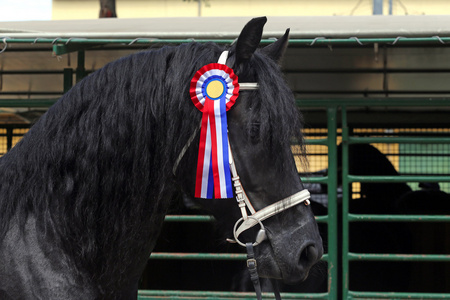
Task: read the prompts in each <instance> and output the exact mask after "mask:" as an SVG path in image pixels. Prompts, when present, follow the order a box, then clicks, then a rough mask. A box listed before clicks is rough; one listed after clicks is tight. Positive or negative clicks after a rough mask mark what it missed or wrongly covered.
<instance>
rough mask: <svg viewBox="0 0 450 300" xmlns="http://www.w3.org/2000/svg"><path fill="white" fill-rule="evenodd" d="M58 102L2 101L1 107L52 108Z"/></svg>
mask: <svg viewBox="0 0 450 300" xmlns="http://www.w3.org/2000/svg"><path fill="white" fill-rule="evenodd" d="M56 101H58V99H35V100H28V99H27V100H21V99H0V107H50V106H52V105H53V104H55V102H56Z"/></svg>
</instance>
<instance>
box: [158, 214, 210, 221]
mask: <svg viewBox="0 0 450 300" xmlns="http://www.w3.org/2000/svg"><path fill="white" fill-rule="evenodd" d="M164 220H165V221H166V222H212V221H214V220H215V219H214V217H213V216H208V215H168V216H166V218H165V219H164Z"/></svg>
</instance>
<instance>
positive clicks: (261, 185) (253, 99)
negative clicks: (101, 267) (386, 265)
mask: <svg viewBox="0 0 450 300" xmlns="http://www.w3.org/2000/svg"><path fill="white" fill-rule="evenodd" d="M265 22H266V18H265V17H264V18H256V19H253V20H251V21H250V22H249V23H248V24H247V25H246V26H245V27H244V29H243V30H242V32H241V34H240V36H239V38H238V39H237V41H236V43H234V44H233V45H232V46H231V47H230V48H229V49H228V57H227V59H225V61H224V63H226V65H227V66H229V67H230V68H232V69H233V70H234V72H235V73H236V75H237V76H238V78H239V84H241V86H246V85H242V83H257V88H256V89H252V90H245V89H241V91H240V93H239V97H238V98H237V100H236V103H235V104H234V106H233V107H231V108H230V109H229V111H228V112H227V123H228V139H229V145H230V150H231V153H232V160H233V163H234V164H235V168H236V172H237V174H239V176H238V177H239V182H238V183H236V181H235V182H234V185H235V187H236V186H237V191H236V190H235V191H234V196H238V198H239V197H240V195H236V194H240V193H241V192H240V189H241V186H242V187H243V189H244V191H245V192H244V194H245V195H246V196H247V197H248V202H249V203H250V204H247V206H248V209H249V211H247V210H246V209H245V208H244V210H245V212H242V209H241V210H240V209H239V208H238V205H237V204H236V200H234V199H217V197H216V199H199V198H196V199H195V200H196V201H197V202H198V203H199V204H200V205H201V206H203V207H204V208H207V209H209V210H210V211H211V212H212V214H213V215H214V216H215V218H216V219H217V220H218V222H219V224H221V226H225V230H228V234H230V233H229V231H230V230H231V229H232V228H233V224H234V223H235V222H236V221H237V220H238V219H240V218H241V217H242V218H243V219H244V220H242V221H245V219H246V216H242V214H243V215H246V214H247V212H248V213H249V215H250V217H249V219H255V218H253V217H252V216H255V212H258V211H264V212H266V211H267V207H269V206H274V205H275V206H277V208H275V210H274V211H271V215H270V217H267V218H266V219H265V220H264V221H261V220H260V219H255V220H253V221H254V223H255V224H254V225H256V226H249V227H248V228H245V229H242V230H238V231H239V233H238V236H236V226H239V224H237V225H236V226H235V239H236V240H238V241H239V242H240V243H241V244H244V243H247V242H250V243H253V244H254V245H255V248H254V251H255V257H256V261H257V270H258V274H259V276H261V277H266V278H275V279H281V280H283V281H284V282H285V283H297V282H300V281H303V280H304V279H306V277H307V276H308V272H309V270H310V268H311V267H312V266H313V265H314V264H315V263H316V262H317V261H318V260H319V259H320V257H321V256H322V253H323V248H322V240H321V237H320V235H319V231H318V228H317V224H316V222H315V219H314V216H313V213H312V211H311V209H310V207H309V206H308V205H306V203H307V202H306V203H305V202H303V203H299V204H294V205H292V207H289V204H288V202H289V201H290V200H289V199H290V197H291V196H292V195H294V196H292V197H291V198H295V195H298V194H299V192H300V191H302V190H303V185H302V182H301V180H300V178H299V176H298V171H297V168H296V164H295V161H294V158H293V154H292V151H291V142H292V139H293V138H296V140H297V141H298V142H300V144H301V145H302V143H303V139H302V136H301V115H300V113H299V112H298V110H297V108H296V106H295V101H294V97H293V94H292V92H291V91H290V89H289V87H288V85H287V83H286V82H285V80H284V79H283V75H282V73H281V71H280V66H279V62H280V59H281V57H282V56H283V53H284V51H285V49H286V47H287V43H288V35H289V30H287V31H286V33H285V35H284V36H283V37H282V38H281V39H279V40H277V41H276V42H275V43H273V44H271V45H269V46H266V47H264V48H262V49H258V45H259V43H260V40H261V37H262V31H263V26H264V24H265ZM206 63H213V62H206ZM255 86H256V85H255V84H253V87H255ZM193 144H195V145H198V139H197V140H194V142H193ZM197 151H198V148H196V147H194V146H192V147H190V150H189V151H188V152H190V154H187V156H190V157H191V158H192V157H195V154H193V153H196V152H197ZM180 165H183V166H182V167H183V168H180V169H190V170H191V171H186V172H184V171H183V172H180V174H179V175H178V176H177V177H178V178H179V180H180V182H181V185H182V187H183V189H184V191H185V193H186V194H187V195H189V196H191V197H192V196H194V186H195V183H194V182H193V181H194V178H195V174H194V170H193V169H195V168H192V166H191V167H189V168H188V166H187V162H186V161H184V162H183V161H182V162H181V163H180ZM180 171H181V170H180ZM232 173H233V172H232ZM237 174H234V175H233V174H232V177H237V176H236V175H237ZM180 175H181V176H180ZM305 193H307V192H305ZM307 194H308V193H307ZM193 198H194V197H193ZM281 199H285V201H282V202H279V200H281ZM286 199H288V200H286ZM303 200H304V199H303ZM286 201H288V202H286ZM276 202H278V203H276ZM274 203H276V204H274ZM289 203H290V202H289ZM258 224H259V225H258ZM259 227H263V228H264V229H265V234H264V236H263V237H258V238H257V239H258V241H257V242H255V236H256V235H257V233H258V228H259ZM241 233H242V234H241Z"/></svg>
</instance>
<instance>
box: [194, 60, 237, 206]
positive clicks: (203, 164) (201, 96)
mask: <svg viewBox="0 0 450 300" xmlns="http://www.w3.org/2000/svg"><path fill="white" fill-rule="evenodd" d="M190 95H191V99H192V102H193V103H194V105H195V106H196V107H197V108H198V109H199V110H200V111H201V112H202V113H203V115H202V124H201V130H200V144H199V151H198V161H197V175H196V184H195V197H196V198H206V199H212V198H213V195H214V198H217V199H218V198H232V197H233V189H232V184H231V173H230V165H229V153H228V133H227V114H226V112H227V111H228V110H229V109H230V108H231V107H232V106H233V104H234V103H235V101H236V98H237V97H238V95H239V83H238V77H237V76H236V74H234V72H233V69H231V68H229V67H228V66H226V65H223V64H219V63H212V64H208V65H206V66H203V67H202V68H201V69H200V70H198V71H197V73H195V75H194V77H193V78H192V81H191V85H190Z"/></svg>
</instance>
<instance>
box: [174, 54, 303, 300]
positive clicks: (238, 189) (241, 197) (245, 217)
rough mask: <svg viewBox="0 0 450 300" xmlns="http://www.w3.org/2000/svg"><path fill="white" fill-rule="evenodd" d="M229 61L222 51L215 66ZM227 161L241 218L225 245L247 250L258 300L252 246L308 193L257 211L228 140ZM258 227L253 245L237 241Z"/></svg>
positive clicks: (253, 87)
mask: <svg viewBox="0 0 450 300" xmlns="http://www.w3.org/2000/svg"><path fill="white" fill-rule="evenodd" d="M227 58H228V51H223V52H222V54H221V55H220V57H219V60H218V63H219V64H223V65H226V61H227ZM239 89H240V90H256V89H258V83H255V82H249V83H239ZM199 130H200V126H199V127H198V128H197V129H196V130H195V131H194V133H193V134H192V135H191V136H190V137H189V139H188V141H187V143H186V145H185V146H184V147H183V149H182V150H181V151H180V154H179V155H178V157H177V159H176V160H175V163H174V166H173V169H172V173H173V175H174V176H176V170H177V168H178V165H179V164H180V161H181V159H182V158H183V156H184V155H185V153H186V151H187V150H188V148H189V147H190V145H191V144H192V142H193V141H194V138H195V136H196V135H197V133H198V131H199ZM228 160H229V166H230V172H231V180H232V182H233V186H234V192H235V194H236V200H237V203H238V207H239V209H240V211H241V215H242V217H241V218H240V219H239V220H237V221H236V223H235V225H234V228H233V236H234V239H227V242H230V243H237V244H239V245H241V246H243V247H246V250H247V268H248V271H249V273H250V278H251V280H252V283H253V285H254V288H255V292H256V296H257V299H258V300H261V299H262V296H261V293H262V291H261V285H260V282H259V276H258V271H257V264H256V259H255V255H254V250H253V247H254V246H257V245H259V244H260V243H262V242H263V241H264V240H266V239H267V235H266V231H265V228H264V225H263V223H262V221H264V220H266V219H268V218H270V217H272V216H274V215H276V214H278V213H281V212H283V211H285V210H287V209H289V208H291V207H293V206H296V205H298V204H300V203H302V202H303V203H305V205H309V204H310V201H309V198H310V193H309V191H308V190H307V189H304V190H302V191H299V192H297V193H295V194H293V195H291V196H288V197H286V198H284V199H281V200H279V201H277V202H275V203H273V204H271V205H269V206H266V207H265V208H263V209H261V210H258V211H256V210H255V208H254V207H253V205H252V204H251V202H250V199H249V198H248V197H247V194H246V193H245V190H244V187H243V186H242V183H241V181H240V178H239V175H238V173H237V170H236V165H235V163H234V158H233V153H232V151H231V147H230V141H229V140H228ZM247 209H248V211H249V212H250V215H249V214H248V213H247ZM258 224H259V226H260V229H259V231H258V233H257V235H256V238H255V242H253V243H249V242H247V243H245V244H244V243H243V242H241V241H240V240H239V235H240V234H241V233H243V232H244V231H246V230H248V229H250V228H252V227H254V226H256V225H258ZM272 285H273V288H274V294H275V298H276V299H277V300H281V297H280V293H279V291H278V288H277V287H276V284H275V283H272Z"/></svg>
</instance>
